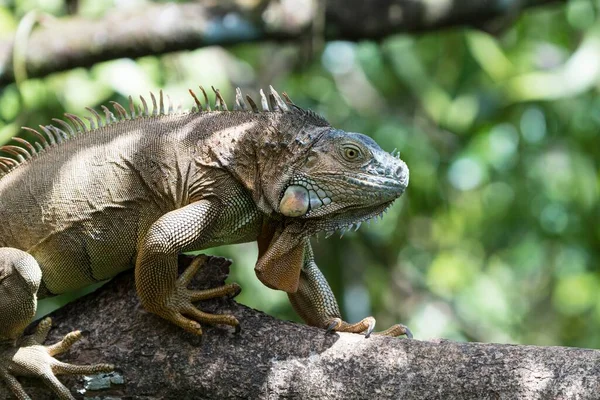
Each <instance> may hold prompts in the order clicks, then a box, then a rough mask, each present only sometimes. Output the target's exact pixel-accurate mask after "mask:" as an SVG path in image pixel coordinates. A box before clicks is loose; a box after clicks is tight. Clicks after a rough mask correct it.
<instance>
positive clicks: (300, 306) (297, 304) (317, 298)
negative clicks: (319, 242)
mask: <svg viewBox="0 0 600 400" xmlns="http://www.w3.org/2000/svg"><path fill="white" fill-rule="evenodd" d="M304 249H305V250H304V264H303V266H302V270H301V271H300V281H299V284H298V290H297V291H296V292H295V293H288V297H289V299H290V302H291V303H292V306H293V307H294V309H295V310H296V312H297V313H298V315H300V317H301V318H302V319H303V320H304V321H305V322H306V323H307V324H308V325H313V326H318V327H321V328H326V329H327V330H330V331H337V332H353V333H364V334H365V336H367V337H368V336H369V335H370V334H371V332H372V331H373V329H374V328H375V318H373V317H367V318H364V319H363V320H362V321H359V322H357V323H355V324H349V323H347V322H345V321H343V320H342V318H341V314H340V310H339V307H338V304H337V301H336V300H335V297H334V295H333V292H332V291H331V288H330V287H329V284H328V283H327V280H326V279H325V277H324V276H323V274H322V273H321V271H320V270H319V268H318V267H317V264H315V261H314V257H313V252H312V247H311V245H310V242H309V241H308V239H307V240H306V245H305V248H304ZM376 334H377V335H386V336H400V335H406V336H407V337H409V338H412V333H411V332H410V330H409V329H408V328H407V327H406V326H404V325H402V324H396V325H393V326H392V327H390V328H388V329H386V330H385V331H382V332H377V333H376Z"/></svg>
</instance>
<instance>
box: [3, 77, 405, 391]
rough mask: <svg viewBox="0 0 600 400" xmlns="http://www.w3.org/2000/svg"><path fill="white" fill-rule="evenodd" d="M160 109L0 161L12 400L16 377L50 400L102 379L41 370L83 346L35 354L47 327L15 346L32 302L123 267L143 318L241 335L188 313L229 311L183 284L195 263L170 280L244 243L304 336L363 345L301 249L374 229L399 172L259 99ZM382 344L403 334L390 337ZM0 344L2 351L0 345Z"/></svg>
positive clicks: (50, 140)
mask: <svg viewBox="0 0 600 400" xmlns="http://www.w3.org/2000/svg"><path fill="white" fill-rule="evenodd" d="M201 90H202V93H203V94H204V101H205V103H204V105H203V104H202V102H201V101H199V100H198V98H197V97H196V96H195V94H194V93H193V92H192V91H190V93H191V94H192V96H193V97H194V100H195V102H196V107H195V108H194V109H193V110H192V111H191V112H181V111H173V109H172V106H171V105H170V101H169V106H168V110H165V104H164V103H165V102H164V101H163V95H162V92H161V93H160V97H159V99H158V101H157V99H156V98H155V96H154V95H152V94H151V99H152V105H153V107H152V109H151V110H150V109H149V107H148V105H147V103H146V101H145V99H144V98H141V106H138V107H137V108H136V107H135V106H134V103H133V101H132V100H131V97H130V98H129V110H126V109H125V108H124V107H123V106H121V105H119V104H118V103H113V104H114V110H115V112H116V114H117V116H116V117H115V114H113V112H111V111H110V110H109V109H108V108H106V107H103V111H104V113H105V115H106V116H105V118H102V117H101V116H100V115H99V114H98V113H97V112H95V111H94V110H93V109H88V110H90V112H91V114H92V117H88V118H87V119H88V121H89V126H88V124H85V123H84V122H83V120H82V119H80V118H78V117H76V116H74V115H71V114H65V115H66V117H67V118H68V119H69V120H70V122H69V123H67V122H65V121H62V120H59V119H55V120H54V121H56V123H57V125H55V126H52V125H48V126H40V128H41V131H36V130H33V129H28V128H26V129H28V130H29V131H30V132H31V133H32V134H33V135H35V137H36V138H37V139H36V140H35V141H33V142H28V141H25V140H23V139H20V138H15V139H14V140H15V141H16V142H18V144H20V146H15V145H5V146H3V147H0V150H1V151H3V152H4V153H7V155H10V156H11V157H0V221H2V223H1V224H0V339H1V340H3V341H4V344H5V347H4V350H2V351H0V377H2V378H3V379H4V381H5V382H6V383H7V385H8V386H9V387H10V389H11V390H12V391H13V392H14V394H15V395H16V396H17V397H18V398H19V399H27V398H28V396H27V394H26V393H25V391H24V390H23V388H22V387H21V385H20V384H19V382H18V381H17V380H16V379H15V376H21V375H29V376H36V377H39V378H41V379H42V380H43V381H44V382H45V383H46V384H47V385H48V386H49V387H50V388H51V389H52V390H53V391H54V392H55V393H56V395H57V396H58V397H59V398H61V399H72V398H73V396H72V395H71V393H70V392H69V390H68V389H67V388H66V387H65V386H64V385H63V384H61V383H60V382H59V381H58V379H57V378H56V375H59V374H91V373H97V372H101V371H109V370H111V369H112V368H113V367H112V366H111V365H108V364H100V365H92V366H75V365H70V364H66V363H62V362H60V361H58V360H56V359H55V358H54V355H56V354H59V353H62V352H64V351H66V350H67V349H68V348H69V347H70V346H71V345H72V344H73V343H74V342H75V341H77V340H78V339H79V338H80V337H81V334H80V333H79V332H72V333H70V334H68V335H67V336H66V337H65V338H64V339H63V340H62V341H61V342H60V343H57V344H54V345H50V346H43V345H42V343H43V342H44V340H45V338H46V335H47V333H48V331H49V330H50V326H51V322H50V320H49V319H45V320H43V321H42V322H41V323H40V324H39V326H38V327H37V330H36V331H35V333H34V334H33V335H30V336H25V337H23V331H24V329H25V327H26V326H27V325H28V324H29V323H30V321H31V319H32V318H33V316H34V314H35V311H36V301H37V298H43V297H47V296H52V295H56V294H59V293H65V292H69V291H72V290H75V289H78V288H81V287H84V286H87V285H90V284H92V283H95V282H99V281H103V280H106V279H109V278H111V277H113V276H115V275H116V274H118V273H120V272H121V271H124V270H127V269H129V268H131V267H132V266H135V281H136V288H137V293H138V296H139V298H140V300H141V303H142V305H143V306H144V308H145V309H146V310H148V311H151V312H153V313H155V314H157V315H159V316H161V317H163V318H164V319H166V320H168V321H171V322H172V323H174V324H176V325H178V326H180V327H182V328H183V329H185V330H186V331H189V332H192V333H194V334H196V335H201V334H202V329H201V327H200V323H209V324H226V325H231V326H233V327H235V328H236V330H238V329H239V322H238V320H237V319H236V318H235V317H234V316H233V315H213V314H208V313H205V312H202V311H201V310H199V309H198V308H196V306H194V302H196V301H198V300H202V299H208V298H213V297H217V296H224V295H230V296H234V295H236V294H238V293H239V292H240V287H239V286H238V285H237V284H235V283H233V284H227V285H225V286H222V287H219V288H215V289H210V290H202V291H197V290H189V289H187V287H186V286H187V284H188V282H189V281H190V279H191V278H192V277H193V275H194V274H195V273H196V271H197V270H198V268H199V267H201V265H202V263H203V261H204V258H203V257H198V258H197V259H196V261H195V262H194V263H192V265H191V266H190V267H189V268H188V269H187V270H186V271H185V272H184V273H183V274H182V275H181V276H179V277H178V276H177V257H178V255H179V254H180V253H182V252H187V251H192V250H202V249H206V248H209V247H214V246H219V245H223V244H230V243H241V242H250V241H257V242H258V249H259V257H258V261H257V263H256V268H255V270H256V275H257V276H258V278H259V279H260V280H261V281H262V282H263V283H264V284H265V285H267V286H268V287H270V288H273V289H279V290H283V291H285V292H287V294H288V296H289V299H290V301H291V303H292V305H293V307H294V309H295V310H296V311H297V312H298V314H299V315H300V316H301V317H302V319H304V320H305V321H306V322H307V323H308V324H310V325H314V326H318V327H322V328H325V329H327V330H329V331H338V332H356V333H361V332H362V333H364V334H365V335H366V336H368V335H369V334H371V332H372V331H373V328H374V326H375V320H374V319H373V318H372V317H368V318H365V319H363V320H362V321H360V322H358V323H354V324H349V323H347V322H344V321H343V320H342V319H341V316H340V311H339V309H338V305H337V303H336V300H335V298H334V296H333V293H332V291H331V289H330V288H329V285H328V284H327V281H326V280H325V278H324V277H323V275H322V274H321V272H320V271H319V269H318V267H317V265H316V264H315V262H314V260H313V252H312V249H311V245H310V241H309V238H310V237H311V236H313V235H315V234H316V233H319V232H323V231H326V232H332V231H336V230H343V229H347V228H350V227H353V226H354V225H356V227H357V228H358V226H360V223H361V222H362V221H365V220H368V219H370V218H373V217H376V216H379V215H380V214H382V213H383V211H385V210H386V208H388V207H389V206H390V204H391V203H392V202H393V201H394V200H395V199H396V198H398V197H399V196H400V195H401V194H402V193H403V192H404V190H405V189H406V186H407V184H408V168H407V167H406V164H405V163H404V162H403V161H401V160H400V158H399V156H398V155H396V154H394V152H392V153H391V154H388V153H386V152H384V151H383V150H381V148H380V147H379V146H378V145H377V144H376V143H375V142H374V141H373V140H372V139H370V138H369V137H367V136H365V135H362V134H358V133H347V132H344V131H341V130H339V129H335V128H333V127H331V126H330V125H329V123H327V121H325V120H324V119H323V118H321V117H319V116H318V115H316V114H315V113H313V112H311V111H307V110H304V109H301V108H299V107H297V106H296V105H294V104H293V103H292V102H291V101H290V99H289V98H288V97H287V95H285V94H283V99H282V98H281V97H280V96H279V95H278V94H277V92H275V90H273V88H271V91H270V93H269V94H268V95H265V94H264V93H263V92H262V91H261V109H262V110H259V107H257V105H256V104H255V102H254V101H253V100H252V98H250V97H249V96H246V98H245V99H244V97H243V96H242V93H241V91H240V90H239V89H238V90H237V91H236V98H235V107H234V110H233V111H228V110H227V106H226V104H225V101H224V100H223V98H222V96H221V95H220V93H219V91H218V90H215V89H214V88H213V90H214V91H215V96H216V100H215V105H214V108H215V110H211V108H210V105H209V102H208V99H207V96H206V92H205V91H204V89H202V88H201ZM380 334H384V335H391V336H399V335H402V334H406V335H407V336H409V337H410V336H411V334H410V331H409V330H408V329H407V328H406V327H405V326H403V325H400V324H398V325H395V326H393V327H391V328H389V329H387V330H386V331H383V332H380ZM8 343H10V345H7V344H8Z"/></svg>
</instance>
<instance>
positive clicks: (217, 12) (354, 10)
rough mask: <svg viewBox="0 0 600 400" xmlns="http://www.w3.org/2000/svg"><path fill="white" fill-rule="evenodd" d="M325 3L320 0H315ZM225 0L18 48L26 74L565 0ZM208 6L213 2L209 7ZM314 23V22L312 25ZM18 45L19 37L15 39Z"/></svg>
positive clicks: (143, 12) (9, 76)
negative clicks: (286, 0)
mask: <svg viewBox="0 0 600 400" xmlns="http://www.w3.org/2000/svg"><path fill="white" fill-rule="evenodd" d="M319 1H325V0H319ZM319 1H317V0H303V1H298V2H279V1H275V0H254V1H251V0H231V1H223V2H220V3H219V2H211V3H208V4H207V2H200V1H198V2H191V3H169V4H156V5H151V6H147V7H144V8H143V9H140V10H135V12H124V11H119V12H113V13H109V14H108V15H106V16H105V17H104V18H102V19H99V20H90V19H86V18H81V17H73V18H62V19H58V20H52V19H49V18H42V21H41V24H40V25H41V26H38V27H37V28H36V29H34V30H33V32H31V34H30V35H28V34H27V30H25V33H24V34H23V35H24V37H22V38H20V39H21V40H23V39H25V41H23V42H22V43H25V42H26V43H27V44H26V45H25V44H20V46H22V47H24V48H21V49H19V50H20V51H21V52H22V53H23V54H24V56H23V60H17V61H22V62H23V64H24V65H25V66H26V72H27V76H28V77H40V76H45V75H48V74H50V73H53V72H57V71H64V70H68V69H71V68H75V67H89V66H91V65H93V64H95V63H97V62H100V61H107V60H112V59H116V58H122V57H130V58H135V57H141V56H146V55H156V54H163V53H167V52H173V51H180V50H192V49H196V48H199V47H203V46H209V45H229V44H235V43H244V42H255V41H268V40H296V41H297V40H303V39H309V38H311V35H316V36H318V37H324V38H325V39H328V40H333V39H338V40H360V39H380V38H383V37H385V36H388V35H390V34H394V33H400V32H419V31H429V30H435V29H440V28H445V27H449V26H457V25H471V26H478V27H481V26H484V25H485V24H486V23H487V22H489V21H492V20H495V19H497V18H507V19H509V20H510V19H512V17H513V16H514V15H517V14H518V13H519V12H520V11H521V10H522V9H523V8H526V7H531V6H538V5H543V4H548V3H552V2H563V1H564V0H462V1H447V2H446V1H430V0H373V1H363V0H326V1H325V3H324V6H319V4H323V3H319ZM213 3H214V4H213ZM315 21H316V22H315ZM14 43H15V41H14V40H5V41H3V42H0V86H1V85H6V84H8V83H10V82H12V81H13V80H14V72H13V48H14ZM19 43H21V41H19Z"/></svg>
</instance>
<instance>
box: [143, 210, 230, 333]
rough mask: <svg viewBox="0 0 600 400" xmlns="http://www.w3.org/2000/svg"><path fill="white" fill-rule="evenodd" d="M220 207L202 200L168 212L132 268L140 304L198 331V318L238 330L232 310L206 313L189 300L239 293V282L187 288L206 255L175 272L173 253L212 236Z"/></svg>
mask: <svg viewBox="0 0 600 400" xmlns="http://www.w3.org/2000/svg"><path fill="white" fill-rule="evenodd" d="M222 212H223V209H222V205H221V203H220V202H219V201H217V200H215V201H209V200H200V201H197V202H194V203H191V204H189V205H187V206H185V207H182V208H179V209H177V210H174V211H171V212H169V213H166V214H165V215H163V216H162V217H161V218H159V219H158V220H157V221H156V222H154V223H153V224H152V226H151V227H150V229H149V230H148V232H147V233H146V235H145V236H144V238H143V240H142V242H141V244H140V249H139V255H138V258H137V263H136V267H135V283H136V288H137V292H138V295H139V297H140V300H141V302H142V305H143V306H144V308H146V310H148V311H150V312H152V313H154V314H157V315H159V316H161V317H163V318H165V319H166V320H168V321H171V322H173V323H174V324H176V325H178V326H180V327H182V328H183V329H185V330H186V331H188V332H191V333H194V334H196V335H201V334H202V328H201V326H200V324H199V322H203V323H208V324H225V325H231V326H233V327H235V328H236V330H238V329H239V322H238V320H237V319H236V318H235V317H234V316H233V315H214V314H209V313H205V312H203V311H201V310H199V309H198V308H196V306H194V305H193V304H192V303H193V302H196V301H199V300H204V299H209V298H213V297H221V296H225V295H230V296H234V295H236V294H238V293H239V292H240V287H239V286H238V285H237V284H229V285H224V286H222V287H220V288H215V289H208V290H190V289H188V288H187V285H188V283H189V282H190V280H191V279H192V277H193V276H194V275H195V273H196V271H197V270H198V268H200V267H201V266H202V264H203V263H204V262H205V260H206V258H205V257H203V256H200V257H198V258H196V259H195V260H194V261H193V262H192V264H191V265H190V266H189V267H188V268H187V269H186V270H185V271H184V273H183V274H181V276H180V277H179V278H178V277H177V255H178V254H179V253H180V252H181V251H182V250H183V249H185V248H186V247H188V246H190V245H193V244H198V245H199V244H201V243H203V242H206V241H208V240H210V235H211V234H212V233H213V231H214V229H215V223H216V221H217V219H218V217H219V215H220V214H221V213H222Z"/></svg>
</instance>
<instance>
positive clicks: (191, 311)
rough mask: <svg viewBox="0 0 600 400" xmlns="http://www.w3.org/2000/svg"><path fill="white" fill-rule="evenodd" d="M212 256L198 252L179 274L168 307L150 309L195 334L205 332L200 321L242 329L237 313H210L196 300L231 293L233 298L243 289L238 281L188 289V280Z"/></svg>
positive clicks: (230, 295)
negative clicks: (197, 305)
mask: <svg viewBox="0 0 600 400" xmlns="http://www.w3.org/2000/svg"><path fill="white" fill-rule="evenodd" d="M208 258H209V257H208V256H206V255H203V254H202V255H199V256H197V257H196V258H195V259H194V260H193V261H192V263H191V264H190V266H189V267H187V269H186V270H185V271H184V272H183V273H182V274H181V275H180V276H179V278H178V279H177V286H176V287H177V288H176V291H175V294H174V295H173V296H172V297H171V299H170V301H169V302H168V304H167V307H164V308H163V309H161V310H155V309H153V307H152V306H151V305H150V306H148V309H149V310H150V311H152V312H155V313H156V314H158V315H160V316H161V317H163V318H165V319H167V320H169V321H172V322H173V323H174V324H176V325H178V326H180V327H182V328H183V329H185V330H186V331H188V332H191V333H193V334H195V335H202V327H201V326H200V324H199V322H200V323H207V324H211V325H217V324H223V325H231V326H233V327H234V328H235V332H236V333H238V332H239V331H240V323H239V321H238V320H237V318H235V317H234V316H233V315H218V314H209V313H206V312H204V311H201V310H199V309H198V308H197V307H196V306H195V305H194V304H192V303H194V302H197V301H200V300H208V299H213V298H215V297H223V296H228V297H230V298H232V297H235V296H237V295H238V294H239V293H240V292H241V291H242V288H241V287H240V285H238V284H237V283H230V284H227V285H223V286H220V287H216V288H211V289H205V290H190V289H188V288H187V286H188V284H189V283H190V282H191V280H192V278H193V277H194V276H195V275H196V273H197V272H198V270H199V269H200V267H202V266H204V264H205V263H206V262H207V261H208ZM223 260H224V262H227V263H229V264H231V261H229V260H227V259H223ZM188 317H189V318H188Z"/></svg>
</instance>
